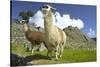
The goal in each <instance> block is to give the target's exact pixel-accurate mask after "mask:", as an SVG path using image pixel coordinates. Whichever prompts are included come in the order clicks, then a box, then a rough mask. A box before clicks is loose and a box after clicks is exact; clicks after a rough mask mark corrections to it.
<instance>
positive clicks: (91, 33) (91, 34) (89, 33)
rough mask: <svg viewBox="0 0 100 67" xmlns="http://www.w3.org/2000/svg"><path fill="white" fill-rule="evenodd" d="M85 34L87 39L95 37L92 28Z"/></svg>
mask: <svg viewBox="0 0 100 67" xmlns="http://www.w3.org/2000/svg"><path fill="white" fill-rule="evenodd" d="M87 34H88V36H89V37H95V35H96V33H95V31H94V30H93V29H92V28H89V31H88V33H87Z"/></svg>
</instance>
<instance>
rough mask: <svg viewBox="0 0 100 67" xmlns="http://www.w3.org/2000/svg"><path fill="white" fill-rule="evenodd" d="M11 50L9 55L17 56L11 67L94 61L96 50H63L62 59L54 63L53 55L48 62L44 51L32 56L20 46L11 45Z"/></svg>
mask: <svg viewBox="0 0 100 67" xmlns="http://www.w3.org/2000/svg"><path fill="white" fill-rule="evenodd" d="M11 50H12V52H11V54H15V55H17V56H18V59H17V60H16V61H14V62H13V63H12V64H13V65H40V64H58V63H76V62H94V61H96V50H83V49H81V50H78V49H77V50H73V49H64V52H63V57H62V58H61V59H59V60H58V61H55V57H54V53H53V59H52V60H48V57H47V56H46V53H47V51H46V50H45V51H40V52H37V51H35V54H33V55H32V54H31V52H30V51H26V49H25V48H24V46H23V45H22V44H19V45H15V44H12V47H11ZM19 58H20V59H19ZM19 60H20V61H19Z"/></svg>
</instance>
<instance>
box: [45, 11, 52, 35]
mask: <svg viewBox="0 0 100 67" xmlns="http://www.w3.org/2000/svg"><path fill="white" fill-rule="evenodd" d="M53 25H54V15H53V13H52V12H49V14H48V15H45V16H44V27H45V31H46V33H47V32H48V33H49V32H50V31H52V29H51V28H52V27H53Z"/></svg>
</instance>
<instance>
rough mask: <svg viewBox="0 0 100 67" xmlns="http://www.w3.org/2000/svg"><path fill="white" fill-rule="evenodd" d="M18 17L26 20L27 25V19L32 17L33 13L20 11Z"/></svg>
mask: <svg viewBox="0 0 100 67" xmlns="http://www.w3.org/2000/svg"><path fill="white" fill-rule="evenodd" d="M19 16H21V17H22V19H23V20H26V21H27V23H28V21H29V18H30V17H32V16H33V12H32V11H26V12H25V11H22V12H20V13H19Z"/></svg>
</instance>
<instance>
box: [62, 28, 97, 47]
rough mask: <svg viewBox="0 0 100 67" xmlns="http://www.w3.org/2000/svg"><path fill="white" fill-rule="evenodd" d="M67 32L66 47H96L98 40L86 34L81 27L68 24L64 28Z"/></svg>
mask: <svg viewBox="0 0 100 67" xmlns="http://www.w3.org/2000/svg"><path fill="white" fill-rule="evenodd" d="M63 30H64V31H65V33H66V36H67V40H66V45H65V48H73V49H77V48H78V49H79V48H81V49H82V48H83V49H94V48H96V41H94V40H93V39H91V38H89V37H88V36H86V35H85V34H84V33H83V32H82V31H81V30H80V29H78V28H77V27H72V26H68V27H67V28H65V29H63Z"/></svg>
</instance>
